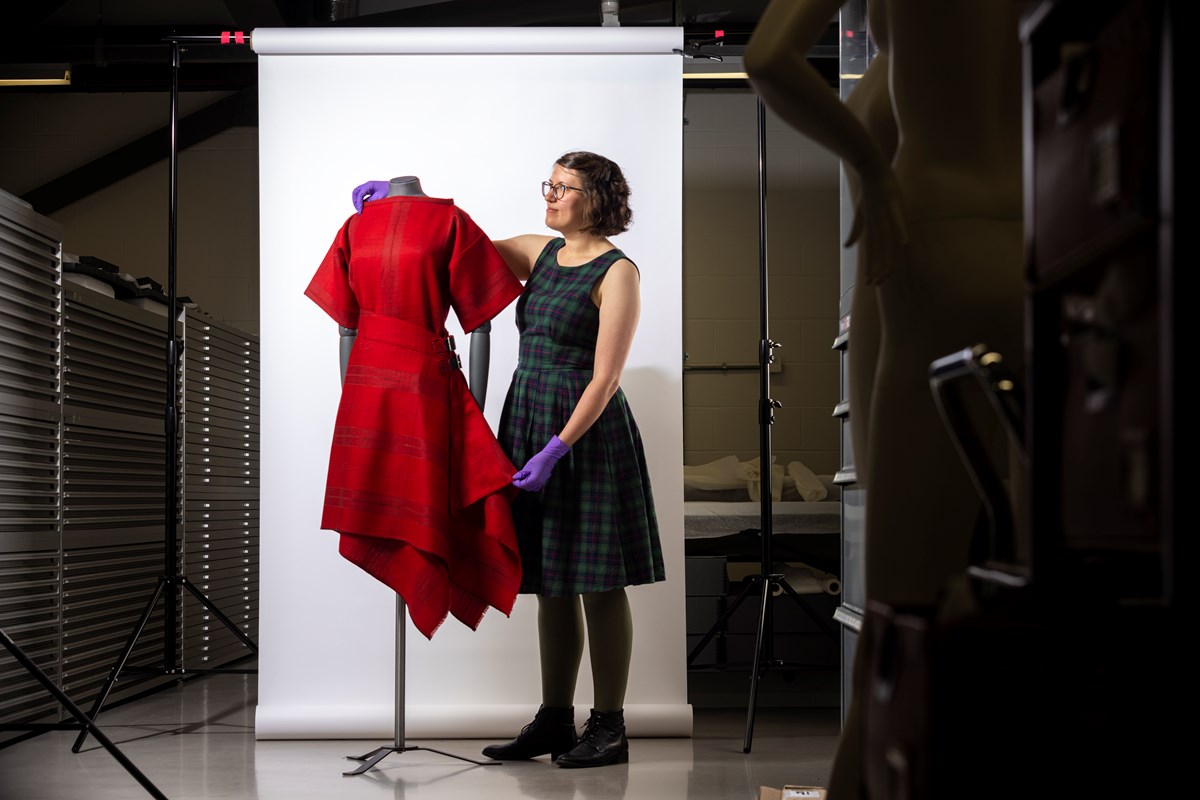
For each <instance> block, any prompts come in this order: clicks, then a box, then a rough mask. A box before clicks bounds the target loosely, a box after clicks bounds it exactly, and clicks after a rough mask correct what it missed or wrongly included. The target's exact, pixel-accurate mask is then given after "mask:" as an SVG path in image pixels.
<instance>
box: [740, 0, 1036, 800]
mask: <svg viewBox="0 0 1200 800" xmlns="http://www.w3.org/2000/svg"><path fill="white" fill-rule="evenodd" d="M842 3H843V0H774V2H773V3H772V4H771V5H770V6H769V7H768V9H767V11H766V13H765V14H764V15H763V17H762V19H761V20H760V23H759V25H758V28H757V29H756V31H755V33H754V36H753V38H752V39H751V42H750V44H749V46H748V47H747V50H746V68H747V72H748V73H749V75H750V79H751V81H752V83H753V84H754V86H755V88H756V89H757V90H758V91H759V93H760V94H761V95H762V97H763V100H764V101H765V102H766V103H767V104H768V105H770V106H771V108H772V109H773V110H774V111H775V112H776V113H778V114H779V115H780V116H781V117H783V118H784V119H785V120H786V121H787V122H788V123H789V124H790V125H792V127H794V128H796V129H797V130H798V131H800V132H801V133H804V134H805V135H807V136H809V137H810V138H812V139H813V140H814V141H816V142H817V143H818V144H821V145H823V146H824V147H826V148H827V149H829V150H831V151H833V152H834V153H836V154H837V155H838V156H840V157H841V158H842V160H843V164H844V165H845V167H846V169H847V173H848V177H849V179H850V182H851V187H852V191H853V196H854V199H855V201H856V220H855V225H854V231H853V233H852V234H851V238H852V240H853V239H857V241H858V244H859V251H858V275H857V278H856V282H855V292H854V294H855V296H854V305H853V308H852V313H851V335H850V347H849V356H848V358H849V366H848V368H849V371H850V392H851V398H850V399H851V415H852V417H853V420H854V422H853V427H852V435H853V437H854V448H855V459H856V466H857V468H858V471H859V475H860V478H863V477H865V480H866V483H867V484H869V496H868V502H867V506H866V529H865V567H866V570H865V571H866V594H867V599H868V601H871V600H877V601H882V602H884V603H888V604H906V603H919V604H927V603H931V602H933V601H934V600H935V598H937V596H938V595H939V593H940V592H941V591H942V589H943V588H944V587H945V586H946V584H947V581H948V580H949V579H950V578H951V576H953V575H955V574H957V573H960V572H962V571H963V570H964V569H965V567H966V565H967V562H968V547H969V543H970V539H971V536H972V533H973V531H974V529H975V526H976V522H977V518H978V516H979V513H980V510H981V504H980V500H979V497H978V495H977V493H976V491H975V488H974V486H973V485H972V483H971V480H970V477H969V475H968V473H967V471H966V469H965V468H964V466H963V464H962V461H961V458H960V456H959V455H958V452H957V451H956V449H955V447H954V444H953V442H952V440H951V438H950V436H949V435H948V433H947V432H946V429H945V425H944V423H943V422H942V420H941V418H940V415H939V414H938V412H937V408H936V406H935V404H934V401H933V396H932V392H931V390H930V386H929V364H930V362H931V361H933V360H935V359H937V358H941V357H943V356H945V355H949V354H950V353H953V352H955V351H958V350H961V349H963V348H966V347H970V346H972V345H975V344H978V343H986V344H987V345H988V346H989V347H990V348H991V349H993V350H996V351H998V352H1000V353H1001V354H1002V355H1003V356H1004V358H1005V360H1006V362H1007V363H1008V365H1009V367H1010V368H1011V369H1013V370H1014V371H1015V372H1017V373H1018V374H1019V372H1020V369H1021V364H1022V362H1023V340H1022V324H1023V319H1022V313H1023V297H1024V286H1023V282H1022V269H1023V260H1024V259H1023V251H1022V247H1023V243H1022V213H1023V210H1022V193H1021V186H1022V162H1021V117H1022V115H1021V60H1020V40H1019V37H1018V22H1019V16H1020V13H1021V12H1022V11H1023V10H1024V7H1025V6H1026V5H1027V4H1026V3H1025V2H1023V1H1021V0H979V2H973V3H941V2H935V0H906V1H905V2H903V3H901V2H897V0H871V3H870V5H869V7H868V14H869V23H870V28H871V33H872V37H873V38H874V40H875V41H876V43H877V45H878V47H879V53H880V55H879V56H878V57H877V58H876V59H875V60H874V62H873V63H872V65H871V67H870V68H869V69H868V74H867V75H866V76H864V78H863V80H862V82H860V84H859V86H858V87H857V88H856V89H855V91H854V92H853V93H852V95H851V97H850V99H849V100H848V101H847V102H846V104H842V103H841V101H840V100H838V98H837V95H836V94H835V93H834V92H831V91H830V89H829V86H828V84H827V83H826V82H825V80H824V79H823V78H822V77H821V76H820V75H819V74H818V73H817V72H816V71H815V70H813V69H812V67H811V66H810V65H809V64H808V63H807V58H806V56H807V53H808V50H809V48H810V47H811V46H812V45H813V44H815V43H816V42H817V41H818V39H819V38H820V36H821V35H822V34H823V33H824V31H825V30H826V29H827V28H828V25H829V21H830V20H831V19H833V18H834V16H835V15H836V14H837V12H838V9H839V8H840V6H841V5H842ZM931 42H933V43H937V44H936V45H934V46H931V45H930V43H931ZM877 67H881V68H882V69H880V70H879V71H878V72H876V68H877ZM881 76H882V80H881V79H880V78H881ZM888 112H890V113H888ZM889 117H890V120H891V123H892V124H894V130H893V131H892V133H891V134H890V135H889V134H888V118H889ZM872 295H873V297H872ZM872 300H873V301H874V302H872ZM873 311H877V312H878V317H877V320H878V328H877V329H876V330H877V334H875V333H874V332H872V331H871V328H872V326H871V325H870V323H871V322H872V321H874V320H875V319H876V318H875V317H874V316H873V315H872V313H871V312H873ZM860 323H867V324H866V325H865V326H862V327H860ZM860 334H865V335H863V336H862V337H861V341H860ZM876 336H877V338H876ZM876 347H877V350H876ZM968 413H969V415H970V416H971V418H972V420H973V421H974V422H975V424H976V426H977V429H978V430H980V431H981V432H985V433H987V434H988V435H989V437H990V438H991V440H993V441H994V442H995V447H996V450H997V453H998V454H999V455H998V457H999V458H1001V459H1002V458H1003V450H1004V447H1005V441H1004V437H1003V433H1002V432H1001V430H1000V426H999V424H998V423H997V421H996V420H995V418H994V416H993V414H992V412H991V410H990V409H989V408H988V407H987V404H986V402H985V401H984V399H983V398H982V397H979V398H976V402H975V403H974V405H972V406H971V407H970V408H969V409H968ZM864 416H865V417H867V419H866V420H865V421H866V423H867V424H866V425H862V424H861V422H862V421H863V418H864ZM864 456H865V458H864ZM860 460H862V461H860ZM863 462H865V466H864V465H863ZM1014 485H1018V486H1019V485H1020V479H1019V477H1018V478H1017V479H1016V480H1015V481H1014ZM934 498H936V500H935V499H934ZM861 668H862V665H861V664H856V674H857V673H859V672H860V670H861ZM855 685H856V691H855V695H854V696H855V702H853V703H852V706H851V708H850V710H849V712H848V715H847V720H846V725H845V728H844V730H843V733H842V737H841V740H840V742H839V747H838V753H837V756H836V757H835V760H834V765H833V770H832V775H831V779H830V785H829V797H830V800H844V799H845V798H857V797H859V796H861V789H860V784H859V776H860V775H861V774H862V771H861V763H860V762H861V745H860V742H859V737H860V735H861V718H860V708H861V706H859V704H858V702H857V700H858V698H859V697H860V694H861V692H860V690H861V688H862V682H861V680H858V679H857V678H856V681H855Z"/></svg>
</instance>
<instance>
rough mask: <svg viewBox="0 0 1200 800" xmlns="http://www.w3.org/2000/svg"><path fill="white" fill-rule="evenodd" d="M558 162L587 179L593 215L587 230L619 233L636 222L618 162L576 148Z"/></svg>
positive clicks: (585, 188) (605, 233)
mask: <svg viewBox="0 0 1200 800" xmlns="http://www.w3.org/2000/svg"><path fill="white" fill-rule="evenodd" d="M554 163H556V164H558V165H559V166H561V167H564V168H566V169H569V170H571V171H573V172H575V173H577V174H578V175H579V177H580V178H582V179H583V193H584V195H585V196H586V197H587V199H588V210H589V212H590V214H589V216H590V217H591V219H590V224H589V225H588V227H587V228H585V229H584V231H583V232H584V233H591V234H594V235H596V236H615V235H616V234H618V233H624V232H625V231H627V230H629V225H630V223H631V222H632V221H633V209H631V208H630V207H629V194H630V191H629V184H628V183H627V182H626V181H625V175H624V174H623V173H622V172H621V168H620V167H618V166H617V164H616V162H614V161H610V160H609V159H607V158H605V157H604V156H601V155H596V154H595V153H589V152H587V151H586V150H576V151H574V152H571V153H566V154H564V155H563V156H561V157H559V159H558V160H557V161H555V162H554Z"/></svg>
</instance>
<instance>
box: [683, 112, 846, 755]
mask: <svg viewBox="0 0 1200 800" xmlns="http://www.w3.org/2000/svg"><path fill="white" fill-rule="evenodd" d="M757 110H758V289H759V291H758V322H759V347H758V373H759V383H758V387H759V401H758V402H759V406H758V430H759V440H758V446H759V450H758V452H759V459H758V463H759V466H760V468H761V473H760V474H761V475H762V476H763V477H762V478H761V479H760V491H759V495H760V500H761V503H760V506H759V536H760V540H759V555H760V564H759V570H760V571H759V573H758V574H756V575H750V576H747V578H746V579H745V582H746V585H745V587H744V588H743V589H742V591H741V593H740V594H739V595H738V596H737V597H736V598H735V599H734V601H733V603H731V604H730V606H729V608H727V609H726V610H725V613H724V614H722V615H721V617H720V618H719V619H718V620H717V621H716V622H715V623H713V626H712V627H711V628H709V630H708V632H707V633H706V634H705V635H704V637H703V638H702V639H701V640H700V641H699V642H697V643H696V646H695V647H693V648H692V650H691V652H690V653H688V659H687V663H688V665H689V666H690V665H691V663H692V662H693V661H694V660H695V659H696V656H698V655H699V654H700V652H701V651H703V650H704V648H705V647H706V646H707V645H708V643H709V642H710V641H711V640H712V639H713V637H714V636H716V635H717V633H719V632H720V631H721V630H723V629H724V627H725V623H726V622H728V620H729V619H730V617H732V616H733V613H734V612H735V611H737V609H738V607H739V606H741V604H742V603H743V602H745V601H746V600H747V599H748V598H749V597H750V595H751V594H752V593H753V592H754V590H755V589H758V590H760V592H761V594H760V596H759V598H760V603H759V609H758V625H757V630H756V634H755V641H754V661H753V663H752V665H751V667H750V698H749V701H748V703H747V707H746V736H745V740H744V741H743V745H742V752H744V753H749V752H750V748H751V745H752V742H753V739H754V717H755V712H756V710H757V707H758V685H759V681H760V680H761V678H762V676H763V675H765V674H766V672H767V670H769V669H770V668H771V667H787V666H790V665H789V664H788V663H786V662H784V661H781V660H779V659H777V658H775V642H774V639H775V637H774V630H775V617H774V607H773V605H772V603H771V598H772V597H773V596H775V595H776V594H777V590H778V593H782V594H786V595H787V596H788V597H790V598H791V599H792V600H793V601H794V602H795V603H796V605H798V606H799V607H800V609H801V611H803V612H804V613H805V614H807V615H808V616H809V618H810V619H812V620H813V621H814V622H815V623H817V625H818V626H819V627H820V628H821V629H822V630H824V631H825V632H826V633H829V634H830V635H834V630H833V627H832V625H831V624H830V623H829V622H828V621H826V620H823V619H821V618H820V617H818V616H817V615H816V614H815V613H814V612H813V610H812V609H811V608H809V606H808V604H807V603H805V602H804V600H803V598H801V597H800V595H799V594H798V593H797V592H796V590H795V589H793V588H792V587H791V585H789V584H788V582H787V580H786V579H785V578H784V577H783V575H782V574H780V573H776V572H772V567H773V563H772V559H771V536H772V534H773V532H774V531H773V520H772V515H771V499H772V498H771V483H772V481H771V473H772V470H773V469H774V464H773V461H772V457H771V426H772V425H773V424H775V409H777V408H781V407H782V404H781V403H780V402H779V401H777V400H772V399H771V363H772V362H773V361H774V360H775V356H774V351H775V348H777V347H782V345H781V344H780V343H779V342H773V341H771V339H770V337H769V336H768V333H767V207H766V203H767V125H766V107H765V106H764V105H763V101H762V98H761V97H760V98H757Z"/></svg>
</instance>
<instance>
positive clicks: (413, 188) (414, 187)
mask: <svg viewBox="0 0 1200 800" xmlns="http://www.w3.org/2000/svg"><path fill="white" fill-rule="evenodd" d="M387 196H388V197H403V196H408V197H428V196H429V195H427V194H425V191H424V190H423V189H422V188H421V179H420V178H418V177H417V176H416V175H402V176H400V177H398V178H392V179H391V180H390V181H388V193H387ZM491 332H492V323H491V321H488V322H485V323H483V324H482V325H480V326H479V327H478V328H476V329H475V330H474V331H472V332H471V363H470V370H471V374H470V380H469V381H468V383H469V384H470V386H471V395H472V396H473V397H474V398H475V402H476V403H478V404H479V407H480V408H483V403H484V400H485V399H486V398H487V379H488V366H489V361H490V355H491ZM338 333H340V334H341V337H342V339H341V351H340V354H341V363H342V379H343V380H345V377H346V365H347V364H348V363H349V362H350V351H351V350H352V349H353V348H354V334H355V331H354V330H353V329H351V328H343V327H341V326H340V325H339V326H338Z"/></svg>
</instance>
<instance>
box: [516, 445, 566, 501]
mask: <svg viewBox="0 0 1200 800" xmlns="http://www.w3.org/2000/svg"><path fill="white" fill-rule="evenodd" d="M570 449H571V448H570V447H567V446H566V445H565V444H563V440H562V439H559V438H558V437H557V436H551V437H550V442H549V444H547V445H546V446H545V447H543V448H542V452H540V453H538V454H537V455H536V456H534V457H533V458H531V459H529V460H528V461H527V462H525V466H523V467H521V468H520V469H519V470H517V474H516V475H513V486H516V487H517V488H518V489H524V490H525V491H527V492H540V491H541V490H542V487H543V486H545V485H546V481H548V480H550V473H551V472H553V471H554V465H555V464H557V463H558V460H559V459H560V458H562V457H563V456H565V455H566V454H567V451H569V450H570Z"/></svg>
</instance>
